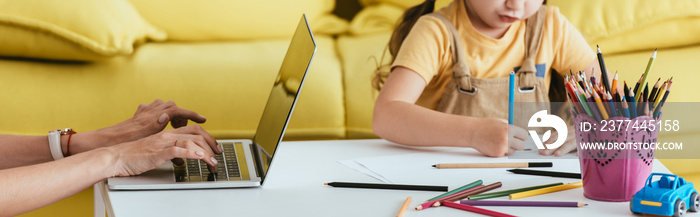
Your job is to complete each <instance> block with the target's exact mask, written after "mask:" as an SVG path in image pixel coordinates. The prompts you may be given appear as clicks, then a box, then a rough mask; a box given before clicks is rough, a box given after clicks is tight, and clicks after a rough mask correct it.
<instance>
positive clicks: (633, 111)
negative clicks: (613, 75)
mask: <svg viewBox="0 0 700 217" xmlns="http://www.w3.org/2000/svg"><path fill="white" fill-rule="evenodd" d="M629 95H630V97H629V98H628V99H627V101H628V102H627V103H628V104H629V106H630V108H629V109H630V119H633V118H636V117H637V101H635V100H634V92H632V90H629Z"/></svg>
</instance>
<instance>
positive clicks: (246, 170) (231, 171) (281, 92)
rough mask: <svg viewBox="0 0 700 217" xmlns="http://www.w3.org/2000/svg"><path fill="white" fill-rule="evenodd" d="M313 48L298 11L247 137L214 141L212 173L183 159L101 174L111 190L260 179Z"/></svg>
mask: <svg viewBox="0 0 700 217" xmlns="http://www.w3.org/2000/svg"><path fill="white" fill-rule="evenodd" d="M315 53H316V42H315V40H314V37H313V34H312V33H311V29H310V28H309V24H308V22H307V20H306V15H303V16H302V18H301V21H300V22H299V25H298V26H297V29H296V31H295V33H294V36H293V37H292V41H291V43H290V45H289V48H288V50H287V54H286V55H285V57H284V61H283V62H282V66H281V67H280V70H279V74H278V75H277V78H276V79H275V83H274V85H273V87H272V91H271V92H270V96H269V97H268V99H267V104H266V106H265V109H264V111H263V114H262V117H261V118H260V123H259V124H258V129H257V131H256V133H255V136H254V137H253V139H252V140H217V142H218V143H219V144H220V145H221V146H222V147H223V149H224V153H223V154H221V155H216V159H217V161H218V162H219V164H218V165H217V173H216V174H214V173H210V172H209V170H208V169H207V164H206V163H204V161H201V160H192V159H185V162H186V163H185V165H183V166H177V165H174V164H172V163H166V164H165V165H163V166H161V167H158V168H156V169H153V170H150V171H148V172H146V173H143V174H141V175H138V176H129V177H112V178H109V179H107V185H108V186H109V188H110V189H111V190H157V189H200V188H240V187H257V186H261V185H262V184H263V182H264V181H265V176H266V175H267V173H268V171H269V169H270V164H271V163H272V159H273V157H274V156H275V151H276V149H277V147H278V146H279V144H280V142H281V141H282V137H283V136H284V131H285V129H286V128H287V124H288V123H289V119H290V118H291V116H292V111H293V110H294V105H295V104H296V101H297V98H298V96H299V93H300V91H301V87H302V86H303V84H304V78H305V77H306V73H307V71H308V69H309V65H310V64H311V60H312V59H313V57H314V54H315Z"/></svg>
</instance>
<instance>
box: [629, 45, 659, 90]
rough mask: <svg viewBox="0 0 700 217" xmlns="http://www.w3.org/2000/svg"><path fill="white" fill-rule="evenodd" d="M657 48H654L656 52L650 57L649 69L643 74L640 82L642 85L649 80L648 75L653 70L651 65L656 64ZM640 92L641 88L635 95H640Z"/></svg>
mask: <svg viewBox="0 0 700 217" xmlns="http://www.w3.org/2000/svg"><path fill="white" fill-rule="evenodd" d="M657 50H658V49H654V54H652V55H651V57H649V63H647V69H646V70H644V76H642V81H641V82H640V85H641V84H644V83H645V82H646V81H647V76H648V75H649V71H651V66H652V65H654V60H656V51H657ZM639 94H641V89H638V90H637V92H636V93H634V95H635V96H639ZM639 98H641V97H639ZM637 100H641V99H637Z"/></svg>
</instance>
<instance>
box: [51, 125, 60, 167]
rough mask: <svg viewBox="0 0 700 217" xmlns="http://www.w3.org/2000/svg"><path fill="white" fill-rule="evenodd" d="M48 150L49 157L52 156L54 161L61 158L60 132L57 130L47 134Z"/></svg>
mask: <svg viewBox="0 0 700 217" xmlns="http://www.w3.org/2000/svg"><path fill="white" fill-rule="evenodd" d="M49 148H50V149H51V156H53V159H54V160H59V159H62V158H63V150H62V149H61V132H60V131H59V130H52V131H51V132H49Z"/></svg>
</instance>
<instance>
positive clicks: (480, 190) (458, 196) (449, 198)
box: [433, 182, 503, 207]
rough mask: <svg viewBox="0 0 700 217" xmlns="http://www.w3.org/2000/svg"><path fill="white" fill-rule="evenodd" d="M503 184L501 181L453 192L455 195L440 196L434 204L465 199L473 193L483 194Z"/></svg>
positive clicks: (436, 205) (438, 204)
mask: <svg viewBox="0 0 700 217" xmlns="http://www.w3.org/2000/svg"><path fill="white" fill-rule="evenodd" d="M502 185H503V183H501V182H495V183H493V184H490V185H487V186H484V187H482V188H478V189H474V188H472V189H469V190H468V191H463V192H460V193H458V194H453V195H450V196H447V197H443V198H440V199H439V200H437V201H436V203H434V204H433V206H435V207H438V206H440V205H442V202H443V201H457V200H461V199H464V198H466V197H468V196H471V195H477V194H481V193H484V192H487V191H490V190H493V189H496V188H500V187H501V186H502Z"/></svg>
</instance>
